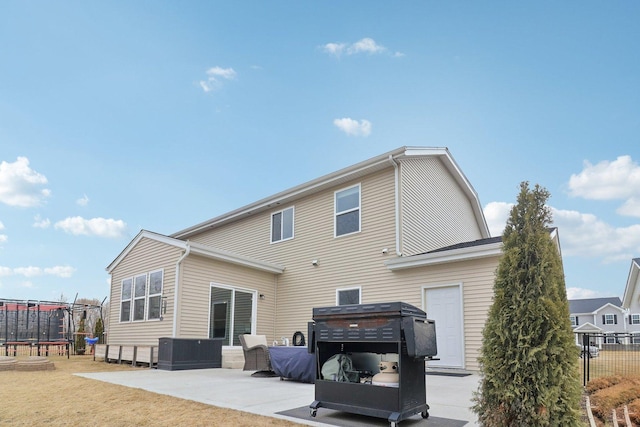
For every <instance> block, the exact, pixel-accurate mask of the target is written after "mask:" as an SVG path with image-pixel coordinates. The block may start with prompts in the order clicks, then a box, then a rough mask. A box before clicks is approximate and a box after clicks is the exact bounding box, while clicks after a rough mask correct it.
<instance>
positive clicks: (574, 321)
mask: <svg viewBox="0 0 640 427" xmlns="http://www.w3.org/2000/svg"><path fill="white" fill-rule="evenodd" d="M569 318H570V319H571V326H578V316H571V317H569Z"/></svg>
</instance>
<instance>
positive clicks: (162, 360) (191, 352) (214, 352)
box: [158, 338, 222, 371]
mask: <svg viewBox="0 0 640 427" xmlns="http://www.w3.org/2000/svg"><path fill="white" fill-rule="evenodd" d="M159 341H160V342H159V346H158V369H164V370H167V371H177V370H183V369H206V368H220V367H221V366H222V340H220V339H204V338H160V339H159Z"/></svg>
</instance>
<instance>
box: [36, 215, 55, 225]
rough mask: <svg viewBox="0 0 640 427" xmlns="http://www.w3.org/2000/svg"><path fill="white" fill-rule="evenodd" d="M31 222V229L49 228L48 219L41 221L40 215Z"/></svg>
mask: <svg viewBox="0 0 640 427" xmlns="http://www.w3.org/2000/svg"><path fill="white" fill-rule="evenodd" d="M33 221H34V222H33V227H35V228H49V226H50V225H51V221H49V218H45V219H42V218H41V217H40V215H36V216H35V217H34V218H33Z"/></svg>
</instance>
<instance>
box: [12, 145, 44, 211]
mask: <svg viewBox="0 0 640 427" xmlns="http://www.w3.org/2000/svg"><path fill="white" fill-rule="evenodd" d="M46 184H47V178H46V177H45V176H44V175H42V174H40V173H38V172H36V171H34V170H33V169H31V168H30V167H29V159H27V158H26V157H18V159H17V160H16V161H15V162H14V163H7V162H5V161H3V162H2V163H0V202H2V203H4V204H6V205H9V206H18V207H32V206H39V205H41V204H42V203H43V201H44V199H46V198H47V197H49V196H50V195H51V191H50V190H49V189H46V188H42V187H43V186H44V185H46Z"/></svg>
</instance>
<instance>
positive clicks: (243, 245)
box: [192, 167, 395, 338]
mask: <svg viewBox="0 0 640 427" xmlns="http://www.w3.org/2000/svg"><path fill="white" fill-rule="evenodd" d="M394 179H395V178H394V172H393V168H392V167H389V168H387V169H385V170H383V171H380V172H377V173H375V174H372V175H369V176H367V177H364V178H363V179H361V180H355V181H351V182H348V183H345V184H344V185H341V186H339V187H335V188H331V189H328V190H326V191H323V192H320V193H317V194H315V195H313V196H310V197H307V198H303V199H300V200H298V201H296V203H295V219H294V227H295V237H294V238H293V239H291V240H287V241H283V242H278V243H273V244H271V243H270V234H269V233H270V220H271V212H265V213H261V214H259V215H256V216H255V217H248V218H246V219H244V220H243V221H240V222H236V223H233V224H229V225H228V226H226V227H221V228H219V229H214V230H212V231H210V232H208V233H205V234H202V235H199V236H194V237H192V240H193V241H194V242H198V243H204V244H209V245H212V246H215V247H219V248H222V249H226V250H230V251H232V252H237V253H241V254H244V255H249V256H252V257H255V258H257V259H263V260H265V261H270V262H275V263H279V264H281V265H284V266H285V268H286V269H285V272H284V273H283V274H281V275H279V276H278V277H277V289H278V301H277V308H278V309H277V312H276V317H275V321H276V337H277V338H280V337H282V336H286V337H292V336H293V333H294V332H296V331H302V332H303V333H304V334H305V336H306V331H307V322H309V321H310V320H311V317H312V308H313V307H317V306H325V305H335V302H336V301H335V295H336V289H338V288H346V287H354V286H361V285H366V284H372V283H377V284H378V286H387V285H388V280H390V279H391V273H390V272H389V271H388V269H387V268H386V267H385V266H384V263H383V262H384V260H385V259H387V258H386V257H388V256H392V255H390V254H393V253H394V252H395V246H394V245H395V194H394V188H395V181H394ZM358 183H359V184H360V185H361V232H359V233H355V234H351V235H347V236H341V237H337V238H336V237H334V214H333V212H334V200H333V199H334V192H335V191H336V190H341V189H343V188H347V187H350V186H352V185H355V184H358ZM288 206H289V205H285V206H277V207H274V210H273V211H274V212H275V211H279V210H281V209H284V208H287V207H288ZM383 248H388V250H389V255H386V256H385V255H382V249H383ZM313 259H317V260H318V261H319V265H318V266H317V267H314V266H313V265H312V264H311V261H312V260H313ZM362 298H363V302H367V301H369V302H370V301H372V300H371V299H370V298H369V297H368V296H367V294H366V291H364V290H363V297H362Z"/></svg>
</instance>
